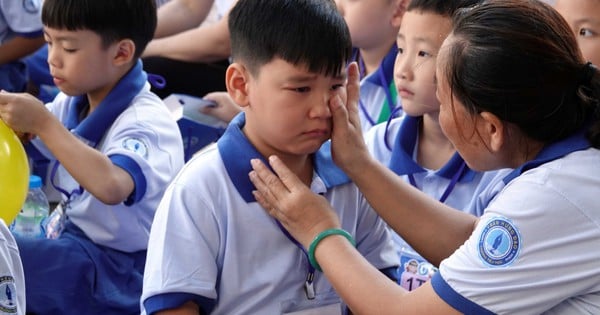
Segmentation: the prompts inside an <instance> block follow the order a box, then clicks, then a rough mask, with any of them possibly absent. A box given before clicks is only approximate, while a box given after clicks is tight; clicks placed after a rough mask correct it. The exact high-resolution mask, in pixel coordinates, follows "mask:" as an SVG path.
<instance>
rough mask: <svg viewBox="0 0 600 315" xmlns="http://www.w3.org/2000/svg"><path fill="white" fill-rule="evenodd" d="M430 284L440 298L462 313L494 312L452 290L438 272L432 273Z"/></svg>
mask: <svg viewBox="0 0 600 315" xmlns="http://www.w3.org/2000/svg"><path fill="white" fill-rule="evenodd" d="M431 286H432V287H433V290H434V291H435V293H436V294H437V295H438V296H439V297H440V298H441V299H442V300H444V301H445V302H446V303H448V304H449V305H450V306H452V307H453V308H455V309H456V310H458V311H460V312H462V313H463V314H477V315H479V314H482V315H483V314H486V315H487V314H494V313H493V312H490V311H488V310H487V309H485V308H483V307H481V306H479V305H477V304H475V303H473V302H471V301H470V300H469V299H467V298H465V297H463V296H462V295H460V294H459V293H458V292H456V291H454V289H452V288H451V287H450V285H448V283H447V282H446V281H445V280H444V278H442V276H441V274H440V272H437V273H436V274H434V275H433V278H432V279H431Z"/></svg>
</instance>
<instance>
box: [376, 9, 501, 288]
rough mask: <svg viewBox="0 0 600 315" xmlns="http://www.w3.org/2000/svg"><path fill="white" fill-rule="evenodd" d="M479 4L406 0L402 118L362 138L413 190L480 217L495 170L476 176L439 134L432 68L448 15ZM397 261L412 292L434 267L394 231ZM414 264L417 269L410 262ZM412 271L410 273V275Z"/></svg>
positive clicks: (401, 35) (399, 76)
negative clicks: (484, 192) (407, 3)
mask: <svg viewBox="0 0 600 315" xmlns="http://www.w3.org/2000/svg"><path fill="white" fill-rule="evenodd" d="M477 2H480V1H479V0H460V1H446V0H412V1H411V2H410V3H409V5H408V8H407V12H406V14H404V17H403V19H402V25H401V27H400V31H399V32H398V41H397V45H398V56H397V57H396V64H395V69H394V73H395V83H396V88H397V90H398V93H399V94H400V96H401V97H402V108H403V111H404V116H402V117H400V118H396V119H393V120H391V121H390V122H389V123H382V124H379V125H377V126H375V127H374V128H372V129H371V130H369V132H368V133H367V134H366V135H365V140H366V142H367V146H368V148H369V150H370V152H371V153H372V154H373V155H374V157H375V158H376V159H378V160H379V161H380V162H382V163H384V164H386V165H388V167H389V168H390V169H391V170H393V171H394V172H395V173H396V174H398V175H399V176H401V177H402V178H403V179H405V180H406V181H407V182H410V183H411V184H412V185H413V186H414V187H416V188H418V189H420V190H421V191H423V192H425V193H426V194H428V195H430V196H432V197H435V198H437V199H439V200H440V201H441V202H444V203H446V204H447V205H449V206H452V207H453V208H456V209H462V210H463V211H466V212H469V213H472V214H475V215H481V214H482V213H481V211H482V210H477V209H483V207H482V206H483V205H484V204H485V203H486V202H487V201H489V199H488V198H489V197H488V196H489V195H488V194H480V192H481V191H484V190H485V189H486V188H488V187H487V186H488V185H489V184H490V183H491V182H492V180H494V181H495V180H496V177H495V176H496V175H497V174H496V173H497V172H495V171H494V172H476V171H473V170H471V169H469V167H468V166H467V165H466V163H465V161H464V160H463V159H462V157H461V156H460V155H459V154H458V153H457V152H456V149H455V148H454V146H453V145H452V143H451V142H450V140H449V139H448V138H446V136H445V135H444V133H443V132H442V129H441V127H440V124H439V122H438V116H439V112H440V103H439V100H438V99H437V97H436V84H435V79H434V76H435V64H436V56H437V53H438V50H439V49H440V46H441V45H442V42H443V41H444V39H445V38H446V36H447V35H448V34H449V33H450V31H451V29H452V15H453V14H454V12H455V11H456V10H458V9H459V8H462V7H467V6H470V5H473V4H475V3H477ZM394 240H395V241H396V243H397V249H398V251H399V252H398V255H399V257H400V265H401V267H400V272H401V285H402V286H403V287H404V288H405V289H407V290H409V291H410V290H412V289H415V288H417V287H419V286H421V285H422V284H423V283H425V282H426V281H427V280H429V279H430V277H431V276H432V275H433V273H435V271H437V269H436V268H435V267H434V266H432V265H431V264H429V263H428V262H426V261H425V260H424V259H423V258H422V257H421V256H419V255H418V254H417V253H416V252H415V251H414V250H413V249H412V248H411V247H410V246H409V245H408V244H406V242H405V241H404V240H403V239H402V238H401V237H400V236H398V235H397V234H396V233H394ZM417 263H418V266H415V264H417ZM410 271H414V272H410Z"/></svg>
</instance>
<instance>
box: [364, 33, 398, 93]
mask: <svg viewBox="0 0 600 315" xmlns="http://www.w3.org/2000/svg"><path fill="white" fill-rule="evenodd" d="M397 54H398V46H396V44H394V45H392V47H391V48H390V50H389V51H388V53H387V55H385V57H383V60H382V61H381V64H380V65H379V67H378V68H377V70H376V71H375V72H373V73H372V74H371V75H369V76H367V78H366V81H367V82H370V83H372V84H375V85H380V86H381V85H383V84H388V85H389V84H391V83H392V81H393V80H394V63H395V62H396V55H397ZM379 72H383V78H386V82H382V80H381V74H379ZM382 87H383V88H384V89H388V88H389V86H382Z"/></svg>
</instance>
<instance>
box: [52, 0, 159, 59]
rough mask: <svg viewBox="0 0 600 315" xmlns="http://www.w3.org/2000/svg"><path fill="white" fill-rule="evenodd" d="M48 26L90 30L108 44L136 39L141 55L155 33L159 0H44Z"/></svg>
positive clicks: (136, 46) (137, 54)
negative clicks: (157, 1)
mask: <svg viewBox="0 0 600 315" xmlns="http://www.w3.org/2000/svg"><path fill="white" fill-rule="evenodd" d="M42 22H43V23H44V25H45V26H47V27H51V28H56V29H67V30H69V31H76V30H90V31H93V32H94V33H96V34H98V35H99V36H100V38H102V43H103V44H104V46H105V47H108V46H109V45H110V44H112V43H114V42H117V41H119V40H122V39H131V40H132V41H133V42H134V43H135V55H134V57H135V58H138V57H139V56H140V55H141V54H142V52H143V51H144V49H145V48H146V45H147V44H148V42H149V41H150V40H152V38H153V36H154V31H155V29H156V3H155V0H44V4H43V7H42Z"/></svg>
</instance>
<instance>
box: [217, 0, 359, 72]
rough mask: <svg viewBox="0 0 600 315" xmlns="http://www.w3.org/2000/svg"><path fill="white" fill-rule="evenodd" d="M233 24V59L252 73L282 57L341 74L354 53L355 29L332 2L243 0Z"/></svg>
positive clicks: (231, 17)
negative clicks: (349, 26) (352, 39)
mask: <svg viewBox="0 0 600 315" xmlns="http://www.w3.org/2000/svg"><path fill="white" fill-rule="evenodd" d="M228 23H229V32H230V36H231V53H232V57H233V59H234V60H240V61H243V62H244V63H245V65H246V67H248V68H249V71H251V72H252V73H253V74H256V70H257V69H258V68H259V67H260V66H262V65H264V64H266V63H268V62H270V61H271V60H272V59H273V58H275V57H278V58H281V59H283V60H285V61H287V62H289V63H292V64H294V65H305V66H306V67H307V68H308V70H309V71H310V72H314V73H322V74H325V75H333V76H336V75H338V74H339V73H341V71H342V69H343V68H344V67H345V66H346V64H347V63H348V62H349V59H350V55H351V52H352V41H351V39H350V32H349V31H348V27H347V25H346V22H345V21H344V18H343V17H342V16H341V15H340V13H339V11H338V10H337V7H336V5H335V3H334V2H333V0H239V1H238V2H237V3H236V5H235V6H234V7H233V9H232V10H231V11H230V12H229V21H228Z"/></svg>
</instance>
